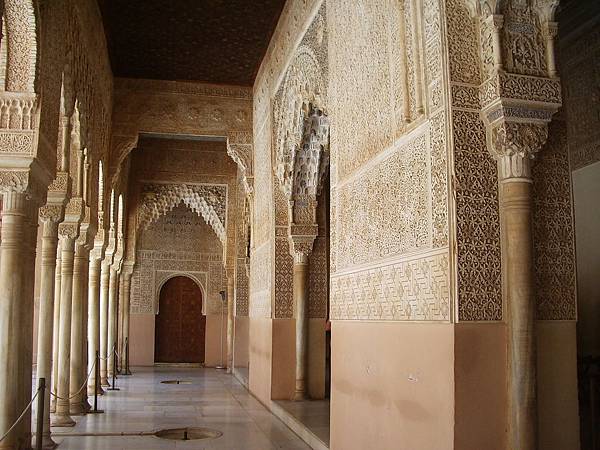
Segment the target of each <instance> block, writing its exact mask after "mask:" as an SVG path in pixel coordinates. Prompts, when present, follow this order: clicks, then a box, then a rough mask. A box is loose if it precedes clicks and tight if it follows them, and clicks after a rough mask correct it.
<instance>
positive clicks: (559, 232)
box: [532, 119, 577, 320]
mask: <svg viewBox="0 0 600 450" xmlns="http://www.w3.org/2000/svg"><path fill="white" fill-rule="evenodd" d="M532 172H533V238H534V246H533V250H534V262H535V264H534V267H535V292H536V300H537V302H536V303H537V318H538V319H540V320H575V319H576V316H577V304H576V283H575V249H574V231H573V213H572V210H571V187H570V176H569V175H570V170H569V159H568V148H567V125H566V124H565V122H564V121H562V120H558V119H554V120H553V121H552V122H551V123H550V125H549V136H548V142H547V144H546V146H545V147H544V149H543V151H542V152H541V154H540V157H539V159H538V160H537V161H536V163H535V164H534V166H533V171H532Z"/></svg>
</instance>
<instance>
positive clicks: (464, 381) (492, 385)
mask: <svg viewBox="0 0 600 450" xmlns="http://www.w3.org/2000/svg"><path fill="white" fill-rule="evenodd" d="M506 351H507V326H506V324H505V323H503V322H490V323H468V322H461V323H458V324H456V325H455V326H454V355H455V363H454V364H455V366H454V376H455V396H456V397H455V419H456V424H455V429H454V448H455V449H456V450H481V449H486V450H505V449H506V438H507V435H506V428H507V406H508V405H507V400H508V398H507V395H506V383H507V372H506V370H507V353H506Z"/></svg>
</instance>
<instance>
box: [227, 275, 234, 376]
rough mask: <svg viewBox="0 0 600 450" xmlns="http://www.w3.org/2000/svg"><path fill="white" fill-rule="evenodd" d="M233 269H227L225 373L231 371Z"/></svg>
mask: <svg viewBox="0 0 600 450" xmlns="http://www.w3.org/2000/svg"><path fill="white" fill-rule="evenodd" d="M233 272H234V271H233V269H230V270H227V373H232V372H233V328H234V327H233V304H234V301H235V298H234V297H235V292H234V287H235V279H234V276H233Z"/></svg>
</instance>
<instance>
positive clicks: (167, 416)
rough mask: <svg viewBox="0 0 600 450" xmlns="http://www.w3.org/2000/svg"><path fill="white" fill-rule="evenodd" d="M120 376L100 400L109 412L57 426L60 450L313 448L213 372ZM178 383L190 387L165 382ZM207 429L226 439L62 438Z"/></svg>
mask: <svg viewBox="0 0 600 450" xmlns="http://www.w3.org/2000/svg"><path fill="white" fill-rule="evenodd" d="M132 370H133V372H134V376H132V377H120V378H119V380H118V381H117V386H118V387H120V388H121V390H120V391H115V392H109V393H108V394H107V395H105V396H103V397H101V398H100V402H99V406H100V407H101V408H102V409H104V410H105V411H106V412H105V413H104V414H98V415H87V416H83V417H75V420H76V421H77V425H76V426H75V427H74V428H53V429H52V431H53V433H55V434H54V440H55V441H56V442H59V443H60V445H59V447H58V448H59V449H60V450H92V449H93V450H128V449H140V450H142V449H143V450H154V449H197V450H200V449H222V450H225V449H227V450H273V449H287V450H299V449H309V447H308V446H306V444H304V443H303V442H302V441H301V440H300V439H299V438H298V437H297V436H296V435H295V434H294V433H293V432H292V431H290V430H289V428H287V427H286V426H285V425H284V424H283V423H282V422H281V421H279V419H277V418H276V417H275V416H273V415H272V414H271V413H270V412H269V411H267V410H266V409H265V408H264V407H263V406H262V405H261V404H260V403H259V402H258V401H257V400H256V399H255V398H254V397H252V396H251V395H250V394H249V393H248V392H247V391H246V389H245V388H244V387H243V386H242V385H241V384H240V383H239V382H238V381H237V380H236V379H235V378H233V377H232V376H230V375H226V374H225V373H224V372H222V371H217V370H215V369H190V368H168V367H160V368H134V369H132ZM169 379H179V380H184V381H190V382H191V384H179V385H177V384H172V385H169V384H161V383H160V382H161V381H162V380H169ZM178 427H205V428H211V429H215V430H218V431H221V432H222V433H223V435H222V436H221V437H219V438H215V439H211V440H196V441H166V440H162V439H160V438H157V437H155V436H131V435H127V436H119V435H117V436H81V435H80V436H69V437H66V436H59V434H61V433H68V434H88V433H89V434H102V433H113V434H118V433H121V432H123V433H127V434H129V433H140V432H150V431H155V430H158V429H162V428H178Z"/></svg>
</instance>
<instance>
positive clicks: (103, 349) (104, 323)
mask: <svg viewBox="0 0 600 450" xmlns="http://www.w3.org/2000/svg"><path fill="white" fill-rule="evenodd" d="M109 279H110V265H109V264H107V263H105V262H104V263H102V265H101V271H100V384H101V385H102V386H109V384H108V370H107V369H108V361H107V358H108V345H107V343H108V290H109Z"/></svg>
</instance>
